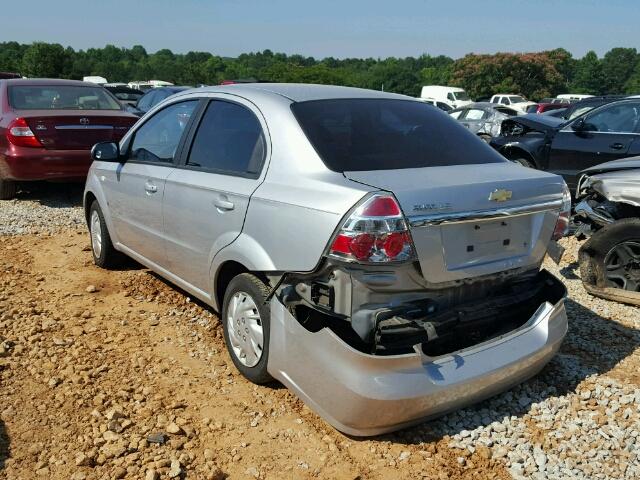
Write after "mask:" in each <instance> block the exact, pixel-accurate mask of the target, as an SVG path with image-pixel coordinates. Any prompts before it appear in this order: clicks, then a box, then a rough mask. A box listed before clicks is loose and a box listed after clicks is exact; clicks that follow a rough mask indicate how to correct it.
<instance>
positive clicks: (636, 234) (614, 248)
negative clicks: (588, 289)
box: [579, 218, 640, 292]
mask: <svg viewBox="0 0 640 480" xmlns="http://www.w3.org/2000/svg"><path fill="white" fill-rule="evenodd" d="M579 257H580V273H581V276H582V281H583V282H584V283H587V284H589V285H593V286H596V287H599V288H618V289H621V290H626V291H629V292H640V219H638V218H626V219H623V220H618V221H616V222H614V223H612V224H611V225H607V226H605V227H603V228H601V229H600V230H598V231H597V232H596V233H594V234H593V236H592V237H591V238H590V239H589V240H588V241H587V242H586V243H585V244H584V245H583V246H582V248H580V254H579Z"/></svg>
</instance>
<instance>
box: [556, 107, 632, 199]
mask: <svg viewBox="0 0 640 480" xmlns="http://www.w3.org/2000/svg"><path fill="white" fill-rule="evenodd" d="M639 124H640V102H624V103H616V104H613V105H606V106H604V107H602V108H599V109H597V110H595V111H594V112H592V113H589V114H587V115H585V117H583V118H579V119H577V120H574V121H573V122H572V123H571V125H568V126H566V127H564V128H563V129H562V130H560V131H559V132H558V133H557V134H556V136H555V137H554V139H553V141H552V143H551V147H550V152H549V165H548V168H547V170H549V171H550V172H553V173H557V174H559V175H562V176H563V177H564V178H565V181H566V182H567V184H568V185H569V186H570V187H571V188H573V187H575V186H576V183H577V176H578V174H579V173H580V172H581V171H582V170H584V169H585V168H588V167H591V166H593V165H598V164H600V163H604V162H608V161H610V160H616V159H618V158H623V157H626V156H629V155H634V154H637V153H638V151H639V149H640V143H639V142H638V141H637V138H638V133H637V132H638V127H639V126H640V125H639ZM578 125H579V127H578ZM574 128H575V130H574Z"/></svg>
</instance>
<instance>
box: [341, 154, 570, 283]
mask: <svg viewBox="0 0 640 480" xmlns="http://www.w3.org/2000/svg"><path fill="white" fill-rule="evenodd" d="M344 174H345V176H346V177H347V178H349V179H351V180H353V181H356V182H359V183H363V184H366V185H369V186H371V187H374V188H379V189H381V190H386V191H389V192H392V193H393V194H394V195H395V196H396V198H397V199H398V201H399V203H400V206H401V207H402V209H403V212H404V214H405V216H406V217H407V219H408V221H409V224H410V230H411V235H412V238H413V241H414V244H415V247H416V250H417V252H416V253H417V256H418V260H419V262H420V267H421V269H422V274H423V276H424V278H425V279H426V280H427V281H428V282H430V283H443V282H451V281H459V280H466V279H469V278H472V277H477V276H481V275H488V274H494V273H497V272H502V271H506V270H511V269H514V268H534V267H536V266H537V265H538V264H539V263H540V261H541V260H542V258H543V257H544V254H545V253H546V249H547V244H548V242H549V240H550V238H551V235H552V233H553V229H554V227H555V223H556V220H557V216H558V211H559V210H560V206H561V199H562V178H561V177H559V176H556V175H551V174H548V173H545V172H540V171H538V170H534V169H529V168H524V167H521V166H519V165H515V164H513V163H510V162H505V163H492V164H480V165H457V166H448V167H430V168H416V169H401V170H377V171H363V172H345V173H344Z"/></svg>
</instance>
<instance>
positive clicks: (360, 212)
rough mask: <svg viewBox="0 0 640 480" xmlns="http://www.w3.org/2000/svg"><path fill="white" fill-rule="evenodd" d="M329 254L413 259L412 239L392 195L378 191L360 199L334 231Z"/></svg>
mask: <svg viewBox="0 0 640 480" xmlns="http://www.w3.org/2000/svg"><path fill="white" fill-rule="evenodd" d="M329 255H331V256H333V257H337V258H341V259H343V260H348V261H357V262H366V263H381V262H401V261H406V260H411V259H413V258H414V246H413V240H412V239H411V234H410V233H409V229H408V228H407V223H406V221H405V218H404V215H402V210H401V209H400V205H398V202H397V201H396V199H395V198H394V197H393V195H391V194H382V193H377V194H374V195H371V196H368V197H367V198H366V199H365V200H364V201H363V202H361V203H360V205H358V207H357V208H356V209H355V210H354V211H353V213H352V214H351V215H349V217H348V218H347V219H346V221H345V222H344V223H343V225H342V228H341V229H340V230H339V231H338V233H336V236H335V237H334V239H333V241H332V242H331V247H330V248H329Z"/></svg>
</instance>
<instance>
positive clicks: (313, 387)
mask: <svg viewBox="0 0 640 480" xmlns="http://www.w3.org/2000/svg"><path fill="white" fill-rule="evenodd" d="M554 281H556V282H558V283H560V282H559V281H558V280H557V279H555V278H554ZM560 285H561V284H560ZM561 288H563V291H565V292H566V290H564V287H563V286H562V287H561ZM567 323H568V322H567V314H566V311H565V307H564V297H563V298H562V299H560V300H559V301H557V302H556V303H555V304H552V303H550V302H548V301H547V302H543V303H542V304H541V305H540V307H539V308H538V309H537V311H536V312H535V314H534V315H533V316H532V317H531V318H530V319H529V320H528V321H527V322H526V323H525V324H524V325H522V326H521V327H520V328H518V329H516V330H513V331H511V332H509V333H508V334H506V335H503V336H501V337H498V338H494V339H492V340H489V341H487V342H484V343H481V344H478V345H474V346H473V347H470V348H467V349H464V350H460V351H458V352H455V353H453V354H449V355H445V356H443V357H438V358H431V357H427V356H426V355H424V354H423V353H422V351H421V349H418V350H419V351H416V352H415V353H412V354H405V355H394V356H374V355H368V354H365V353H362V352H359V351H357V350H355V349H353V348H351V347H350V346H349V345H347V344H346V343H345V342H344V341H343V340H341V339H340V338H339V337H338V336H337V335H335V334H334V333H333V332H332V331H331V330H329V329H327V328H325V329H322V330H320V331H319V332H315V333H314V332H310V331H308V330H306V329H305V328H304V327H303V326H301V325H300V324H299V323H298V321H297V320H296V319H295V318H294V317H293V316H292V315H291V314H290V313H289V311H288V310H287V309H286V308H285V307H284V306H283V305H282V303H280V301H279V300H278V299H277V298H275V297H274V298H273V299H272V300H271V333H270V338H271V339H270V348H269V363H268V370H269V373H271V375H273V376H274V377H275V378H277V379H278V380H280V381H281V382H282V383H283V384H284V385H286V386H287V387H288V388H289V389H290V390H292V391H293V392H294V393H295V394H296V395H297V396H298V397H300V398H301V399H302V400H303V401H304V402H305V403H306V404H307V405H309V406H310V407H311V408H313V409H314V410H315V411H316V412H317V413H318V414H319V415H320V416H322V417H323V418H324V419H325V420H326V421H327V422H328V423H330V424H331V425H333V426H334V427H335V428H337V429H338V430H340V431H342V432H344V433H346V434H349V435H354V436H371V435H379V434H382V433H386V432H390V431H394V430H398V429H401V428H405V427H408V426H410V425H413V424H416V423H420V422H422V421H424V420H427V419H429V418H433V417H437V416H440V415H443V414H444V413H446V412H448V411H451V410H455V409H457V408H460V407H463V406H465V405H469V404H471V403H474V402H478V401H480V400H483V399H485V398H487V397H490V396H492V395H495V394H497V393H500V392H502V391H504V390H507V389H508V388H510V387H512V386H514V385H516V384H518V383H521V382H522V381H524V380H526V379H528V378H530V377H532V376H533V375H535V374H536V373H538V372H539V371H540V369H542V367H544V366H545V365H546V364H547V362H549V360H550V359H551V358H552V357H553V355H554V354H555V353H556V352H557V351H558V349H559V348H560V344H561V343H562V340H563V338H564V336H565V334H566V332H567Z"/></svg>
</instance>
